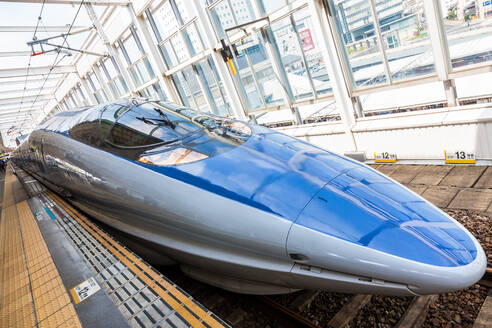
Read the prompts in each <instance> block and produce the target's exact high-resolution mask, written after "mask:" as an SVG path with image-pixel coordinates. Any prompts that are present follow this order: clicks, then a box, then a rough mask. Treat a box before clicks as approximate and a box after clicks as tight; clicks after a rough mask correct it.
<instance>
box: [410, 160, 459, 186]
mask: <svg viewBox="0 0 492 328" xmlns="http://www.w3.org/2000/svg"><path fill="white" fill-rule="evenodd" d="M452 168H453V167H452V166H445V165H426V166H424V167H422V168H421V169H420V171H419V172H418V174H417V175H416V176H415V178H413V180H412V181H411V182H410V183H411V184H414V185H416V184H417V185H418V184H420V185H426V186H437V185H438V184H439V183H440V182H441V181H442V179H444V177H445V176H446V175H447V174H448V173H449V171H451V169H452Z"/></svg>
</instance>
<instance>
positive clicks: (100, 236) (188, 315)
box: [47, 192, 223, 327]
mask: <svg viewBox="0 0 492 328" xmlns="http://www.w3.org/2000/svg"><path fill="white" fill-rule="evenodd" d="M47 194H49V196H50V197H51V198H52V199H53V200H54V201H55V202H56V203H57V204H58V205H59V206H60V207H62V208H63V209H64V210H65V211H66V212H67V213H69V214H70V215H71V216H72V217H73V218H74V219H75V220H77V222H79V224H81V225H82V227H84V229H85V230H87V231H88V232H89V233H90V234H91V235H92V236H93V237H94V238H96V239H97V240H98V241H99V242H100V243H101V244H102V245H103V246H104V247H106V249H108V250H109V251H110V252H111V253H113V254H114V255H115V256H116V257H117V258H118V259H119V260H120V261H121V262H123V263H124V264H125V265H126V266H127V267H128V269H130V270H131V271H132V272H133V273H134V274H135V275H136V276H138V277H139V278H140V279H141V280H142V281H143V282H144V283H145V284H146V285H147V286H149V287H150V288H152V289H153V290H154V291H155V292H156V293H157V294H158V295H159V296H160V297H161V298H162V299H163V300H165V301H166V302H167V303H168V304H169V305H171V306H172V307H173V308H174V310H175V311H176V312H177V313H179V314H180V315H181V316H182V317H183V318H184V319H185V320H186V321H188V322H189V323H190V324H191V325H192V327H205V325H204V324H203V323H202V322H200V321H199V320H198V319H197V318H196V317H195V315H196V316H198V317H199V318H200V319H201V320H202V321H203V322H205V323H206V324H207V325H208V326H210V327H223V325H222V324H221V323H220V322H218V321H217V320H216V319H214V318H213V317H212V316H211V315H210V314H208V313H207V312H206V311H204V310H203V309H202V308H201V307H199V306H198V305H197V304H196V303H194V302H193V300H191V299H189V298H188V297H187V296H186V295H184V294H183V293H181V292H180V291H179V290H178V289H177V288H175V287H174V286H173V285H172V284H170V283H169V282H168V281H166V280H165V279H163V278H162V277H161V276H160V275H159V274H158V273H157V272H155V271H154V270H153V269H152V268H151V267H150V266H148V265H147V264H145V263H144V262H143V261H141V260H140V259H139V258H137V257H136V256H135V255H133V254H132V253H131V252H129V251H128V250H127V249H125V248H124V247H123V246H121V245H120V244H119V243H117V242H116V241H114V239H112V238H111V237H110V236H108V235H107V234H106V233H105V232H103V231H102V230H100V229H99V228H98V227H97V226H96V225H94V224H92V223H91V222H90V221H89V220H87V219H85V217H84V216H83V215H81V214H80V213H79V212H78V211H77V210H75V209H74V208H73V207H71V206H70V205H69V204H67V203H66V202H65V201H64V200H62V199H61V198H60V197H58V196H57V195H55V194H54V193H52V192H47ZM171 295H172V296H171ZM176 300H178V301H179V302H181V304H180V303H179V302H178V301H176ZM193 313H194V314H195V315H194V314H193Z"/></svg>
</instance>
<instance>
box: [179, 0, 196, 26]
mask: <svg viewBox="0 0 492 328" xmlns="http://www.w3.org/2000/svg"><path fill="white" fill-rule="evenodd" d="M176 7H178V11H179V14H180V15H181V19H182V20H183V23H184V24H186V23H187V22H188V21H190V20H191V19H192V18H193V17H194V16H193V14H192V13H191V10H190V5H189V0H188V1H185V0H176Z"/></svg>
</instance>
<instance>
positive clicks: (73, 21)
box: [19, 0, 84, 127]
mask: <svg viewBox="0 0 492 328" xmlns="http://www.w3.org/2000/svg"><path fill="white" fill-rule="evenodd" d="M43 1H45V0H43ZM83 4H84V0H82V1H81V2H80V5H79V8H78V9H77V12H76V13H75V16H74V18H73V20H72V23H71V24H70V26H69V28H68V32H67V33H66V34H65V35H64V37H63V42H62V44H61V47H63V46H65V44H66V43H67V37H68V35H70V32H71V31H72V28H73V26H74V24H75V21H76V19H77V17H78V15H79V13H80V9H81V8H82V5H83ZM59 56H60V52H59V51H58V52H57V54H56V57H55V60H54V61H53V64H52V65H51V67H50V69H49V71H48V74H46V78H45V79H44V81H43V84H42V85H41V88H40V89H39V92H38V94H37V95H36V97H35V98H34V101H33V102H32V104H31V110H32V108H33V107H34V104H35V103H36V101H37V99H38V98H39V96H40V95H41V92H42V91H43V89H44V86H45V84H46V81H47V80H48V78H49V77H50V74H51V72H52V71H53V69H54V68H55V66H57V65H58V64H59V63H60V62H61V61H62V60H63V59H64V58H65V57H66V54H65V55H64V56H63V57H62V58H61V59H60V60H59V61H58V62H57V60H58V57H59ZM31 120H32V118H31ZM25 122H26V119H24V120H23V121H22V122H21V123H20V124H19V127H22V126H23V124H24V123H25Z"/></svg>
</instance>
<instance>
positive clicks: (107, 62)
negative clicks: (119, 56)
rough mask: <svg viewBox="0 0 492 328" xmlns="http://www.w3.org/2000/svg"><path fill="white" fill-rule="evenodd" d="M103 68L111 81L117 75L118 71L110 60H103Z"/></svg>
mask: <svg viewBox="0 0 492 328" xmlns="http://www.w3.org/2000/svg"><path fill="white" fill-rule="evenodd" d="M104 67H106V69H107V70H108V73H109V76H110V77H111V78H112V79H113V78H115V77H116V76H117V75H118V74H120V73H119V72H118V70H117V69H116V67H115V64H114V62H113V61H112V60H111V58H107V59H105V60H104Z"/></svg>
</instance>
